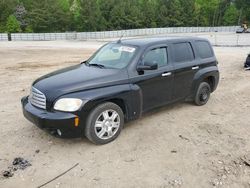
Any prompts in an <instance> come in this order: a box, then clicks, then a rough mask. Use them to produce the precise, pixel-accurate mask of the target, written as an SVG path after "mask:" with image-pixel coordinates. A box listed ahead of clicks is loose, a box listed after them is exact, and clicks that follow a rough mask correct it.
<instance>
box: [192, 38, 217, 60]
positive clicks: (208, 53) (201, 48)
mask: <svg viewBox="0 0 250 188" xmlns="http://www.w3.org/2000/svg"><path fill="white" fill-rule="evenodd" d="M195 44H196V47H197V51H198V54H199V56H200V57H201V58H202V59H206V58H210V57H213V51H212V49H211V47H210V44H209V43H208V42H206V41H196V42H195Z"/></svg>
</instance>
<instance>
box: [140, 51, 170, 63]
mask: <svg viewBox="0 0 250 188" xmlns="http://www.w3.org/2000/svg"><path fill="white" fill-rule="evenodd" d="M142 62H143V64H152V63H157V64H158V67H163V66H166V65H167V64H168V57H167V48H166V47H160V48H154V49H152V50H150V51H148V52H147V53H146V54H145V55H144V58H143V61H142Z"/></svg>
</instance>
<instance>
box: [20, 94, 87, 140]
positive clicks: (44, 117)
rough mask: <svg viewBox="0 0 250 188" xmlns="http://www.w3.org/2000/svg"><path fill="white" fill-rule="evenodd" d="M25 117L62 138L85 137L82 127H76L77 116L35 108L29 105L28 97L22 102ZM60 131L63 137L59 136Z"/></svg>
mask: <svg viewBox="0 0 250 188" xmlns="http://www.w3.org/2000/svg"><path fill="white" fill-rule="evenodd" d="M21 103H22V108H23V115H24V116H25V118H26V119H28V120H29V121H30V122H32V123H33V124H35V125H36V126H37V127H39V128H40V129H43V130H45V131H47V132H49V133H50V134H53V135H55V136H57V137H61V138H77V137H81V136H82V135H83V131H82V129H81V126H80V125H78V126H75V118H77V117H78V116H76V115H75V114H71V113H64V112H48V111H46V110H43V109H39V108H36V107H34V106H33V105H32V104H30V103H29V101H28V97H23V98H22V100H21ZM58 130H60V132H61V135H60V134H58Z"/></svg>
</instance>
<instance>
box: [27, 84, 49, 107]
mask: <svg viewBox="0 0 250 188" xmlns="http://www.w3.org/2000/svg"><path fill="white" fill-rule="evenodd" d="M29 101H30V103H31V104H32V105H34V106H36V107H38V108H42V109H46V97H45V95H44V94H43V93H42V92H41V91H39V90H38V89H36V88H34V87H32V88H31V92H30V96H29Z"/></svg>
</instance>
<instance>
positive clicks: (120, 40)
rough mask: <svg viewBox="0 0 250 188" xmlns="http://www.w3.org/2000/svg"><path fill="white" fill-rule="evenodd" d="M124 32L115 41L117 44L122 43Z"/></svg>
mask: <svg viewBox="0 0 250 188" xmlns="http://www.w3.org/2000/svg"><path fill="white" fill-rule="evenodd" d="M125 33H126V31H124V32H123V33H122V35H121V37H120V38H119V40H118V41H117V43H121V42H122V38H123V37H124V35H125Z"/></svg>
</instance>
